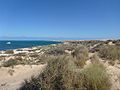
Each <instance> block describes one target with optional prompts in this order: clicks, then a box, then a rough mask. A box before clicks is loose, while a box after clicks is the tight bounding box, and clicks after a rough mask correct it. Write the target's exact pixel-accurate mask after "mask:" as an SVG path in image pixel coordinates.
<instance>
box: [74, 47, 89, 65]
mask: <svg viewBox="0 0 120 90" xmlns="http://www.w3.org/2000/svg"><path fill="white" fill-rule="evenodd" d="M72 56H73V57H74V58H76V59H75V63H76V65H77V66H80V67H83V66H84V65H85V63H86V60H87V59H88V49H87V48H86V47H84V46H78V47H76V48H75V50H74V52H73V53H72Z"/></svg>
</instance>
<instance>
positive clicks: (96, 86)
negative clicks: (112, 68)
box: [82, 63, 111, 90]
mask: <svg viewBox="0 0 120 90" xmlns="http://www.w3.org/2000/svg"><path fill="white" fill-rule="evenodd" d="M82 74H83V75H84V79H83V86H84V87H85V88H86V89H85V90H110V85H111V84H110V81H109V76H108V74H107V73H106V69H105V67H104V66H103V65H102V64H100V63H94V64H91V65H90V66H89V67H88V68H86V69H85V70H84V71H83V72H82Z"/></svg>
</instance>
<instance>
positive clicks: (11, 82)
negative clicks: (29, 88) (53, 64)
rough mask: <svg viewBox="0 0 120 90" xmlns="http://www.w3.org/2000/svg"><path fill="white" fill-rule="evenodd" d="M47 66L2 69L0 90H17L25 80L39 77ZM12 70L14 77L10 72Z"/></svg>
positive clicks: (18, 66) (0, 72)
mask: <svg viewBox="0 0 120 90" xmlns="http://www.w3.org/2000/svg"><path fill="white" fill-rule="evenodd" d="M44 68H45V65H32V66H30V65H25V66H22V65H17V66H15V67H14V68H13V69H12V68H10V67H2V68H0V90H16V89H18V88H19V87H20V86H21V84H22V83H23V82H24V80H25V79H30V78H31V76H37V75H38V74H39V73H40V72H41V71H42V70H43V69H44ZM10 70H12V71H14V72H13V75H10V73H9V71H10Z"/></svg>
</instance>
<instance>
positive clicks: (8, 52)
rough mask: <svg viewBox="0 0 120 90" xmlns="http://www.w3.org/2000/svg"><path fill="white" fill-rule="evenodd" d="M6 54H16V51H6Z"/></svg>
mask: <svg viewBox="0 0 120 90" xmlns="http://www.w3.org/2000/svg"><path fill="white" fill-rule="evenodd" d="M5 54H14V51H13V50H7V51H5Z"/></svg>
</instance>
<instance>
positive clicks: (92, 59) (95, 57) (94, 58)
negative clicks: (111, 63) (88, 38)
mask: <svg viewBox="0 0 120 90" xmlns="http://www.w3.org/2000/svg"><path fill="white" fill-rule="evenodd" d="M90 59H91V62H92V63H93V64H98V63H100V61H99V57H98V55H97V54H96V53H95V54H94V55H93V56H92V57H91V58H90Z"/></svg>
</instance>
